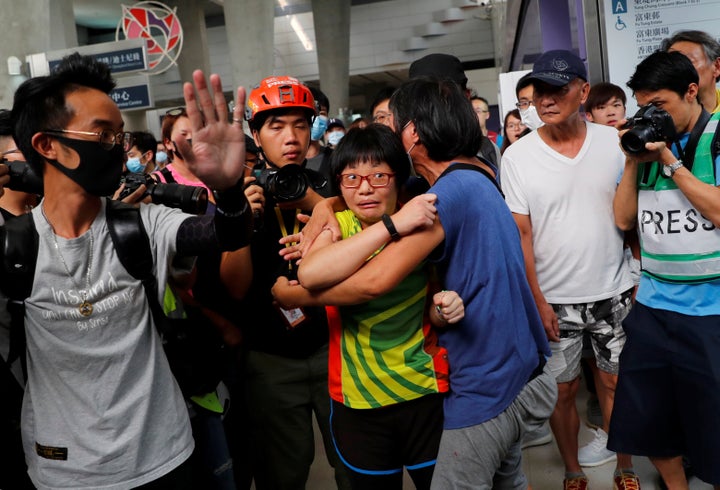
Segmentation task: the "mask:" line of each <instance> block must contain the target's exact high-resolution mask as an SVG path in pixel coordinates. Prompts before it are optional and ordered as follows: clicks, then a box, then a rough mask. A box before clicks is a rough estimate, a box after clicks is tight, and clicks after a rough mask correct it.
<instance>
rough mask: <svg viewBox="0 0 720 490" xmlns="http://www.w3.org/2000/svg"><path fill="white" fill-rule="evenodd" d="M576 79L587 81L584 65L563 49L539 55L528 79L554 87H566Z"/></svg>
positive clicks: (575, 56)
mask: <svg viewBox="0 0 720 490" xmlns="http://www.w3.org/2000/svg"><path fill="white" fill-rule="evenodd" d="M576 78H582V79H583V80H586V81H587V70H586V69H585V63H583V61H582V60H581V59H580V58H578V57H577V55H575V54H574V53H572V52H570V51H567V50H564V49H554V50H552V51H548V52H546V53H543V54H542V55H540V57H539V58H538V59H537V60H536V61H535V64H534V65H533V69H532V73H530V77H529V79H530V80H539V81H541V82H545V83H549V84H550V85H554V86H556V87H562V86H563V85H567V84H568V83H570V82H572V81H573V80H575V79H576Z"/></svg>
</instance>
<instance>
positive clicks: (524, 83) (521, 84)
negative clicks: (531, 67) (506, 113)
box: [515, 72, 533, 99]
mask: <svg viewBox="0 0 720 490" xmlns="http://www.w3.org/2000/svg"><path fill="white" fill-rule="evenodd" d="M531 75H532V72H530V73H526V74H525V75H523V76H522V77H520V80H518V81H517V83H516V84H515V97H517V98H518V99H519V98H520V91H521V90H522V89H524V88H525V87H529V86H530V85H532V84H533V81H532V79H531V78H530V76H531Z"/></svg>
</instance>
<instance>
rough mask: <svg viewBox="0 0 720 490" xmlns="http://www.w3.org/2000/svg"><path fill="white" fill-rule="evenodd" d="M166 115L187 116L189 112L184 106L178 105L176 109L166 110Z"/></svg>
mask: <svg viewBox="0 0 720 490" xmlns="http://www.w3.org/2000/svg"><path fill="white" fill-rule="evenodd" d="M165 115H166V116H185V115H187V112H186V111H185V108H184V107H176V108H174V109H168V110H167V111H165Z"/></svg>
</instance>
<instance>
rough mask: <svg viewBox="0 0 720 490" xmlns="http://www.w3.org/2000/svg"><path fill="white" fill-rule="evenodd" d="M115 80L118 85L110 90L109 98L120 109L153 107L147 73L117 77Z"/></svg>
mask: <svg viewBox="0 0 720 490" xmlns="http://www.w3.org/2000/svg"><path fill="white" fill-rule="evenodd" d="M117 82H118V86H117V87H116V88H114V89H113V90H112V92H110V98H111V99H112V100H114V101H115V103H116V104H117V106H118V107H119V108H120V110H123V111H128V110H138V109H147V108H148V107H153V105H154V101H153V97H152V91H151V90H150V81H149V79H148V76H147V74H144V73H142V74H139V75H134V76H131V77H122V78H118V80H117Z"/></svg>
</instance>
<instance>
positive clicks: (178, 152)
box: [172, 138, 192, 162]
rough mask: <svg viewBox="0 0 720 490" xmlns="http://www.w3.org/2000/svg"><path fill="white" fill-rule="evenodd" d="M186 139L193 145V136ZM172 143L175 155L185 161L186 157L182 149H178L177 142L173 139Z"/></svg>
mask: <svg viewBox="0 0 720 490" xmlns="http://www.w3.org/2000/svg"><path fill="white" fill-rule="evenodd" d="M185 141H187V143H188V145H190V146H191V147H192V138H189V139H186V140H185ZM172 144H173V148H175V156H176V157H178V158H179V159H180V160H182V161H183V162H184V161H185V157H183V155H182V153H180V150H178V147H177V143H175V142H174V141H173V142H172Z"/></svg>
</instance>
